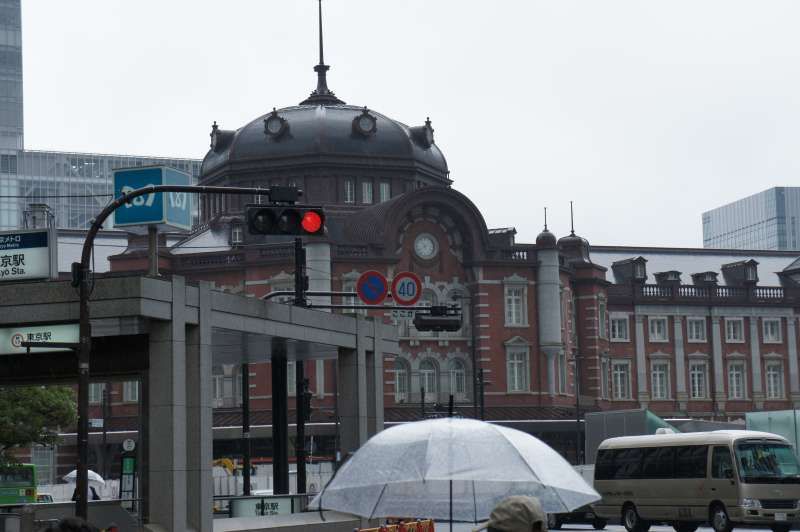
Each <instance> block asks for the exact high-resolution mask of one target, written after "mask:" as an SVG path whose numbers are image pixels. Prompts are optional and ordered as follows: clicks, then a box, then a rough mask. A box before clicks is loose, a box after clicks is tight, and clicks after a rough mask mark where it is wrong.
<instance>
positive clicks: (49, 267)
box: [0, 229, 58, 281]
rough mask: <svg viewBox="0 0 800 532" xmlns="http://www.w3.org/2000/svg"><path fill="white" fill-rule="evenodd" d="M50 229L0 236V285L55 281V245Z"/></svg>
mask: <svg viewBox="0 0 800 532" xmlns="http://www.w3.org/2000/svg"><path fill="white" fill-rule="evenodd" d="M55 240H56V239H55V231H54V230H52V229H25V230H22V231H3V232H0V281H27V280H30V279H51V278H56V277H58V255H57V253H58V245H57V243H56V241H55Z"/></svg>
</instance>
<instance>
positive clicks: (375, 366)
mask: <svg viewBox="0 0 800 532" xmlns="http://www.w3.org/2000/svg"><path fill="white" fill-rule="evenodd" d="M373 324H374V327H375V333H374V339H375V342H374V346H375V347H374V349H373V351H371V352H368V353H367V433H368V437H372V436H374V435H375V434H377V433H378V432H380V431H382V430H383V358H384V356H385V355H384V352H385V347H384V345H383V344H384V342H383V336H384V332H383V331H384V328H388V327H389V326H387V325H384V324H383V322H382V321H380V320H375V321H373Z"/></svg>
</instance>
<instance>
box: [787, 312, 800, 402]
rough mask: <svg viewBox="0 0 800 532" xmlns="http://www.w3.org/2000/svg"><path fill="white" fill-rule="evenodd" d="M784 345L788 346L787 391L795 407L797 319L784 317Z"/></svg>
mask: <svg viewBox="0 0 800 532" xmlns="http://www.w3.org/2000/svg"><path fill="white" fill-rule="evenodd" d="M786 345H787V346H788V347H789V391H790V392H791V398H792V404H793V405H794V407H795V408H797V406H798V403H800V375H799V374H798V369H797V319H796V318H795V317H794V316H789V317H787V318H786Z"/></svg>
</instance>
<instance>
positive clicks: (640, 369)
mask: <svg viewBox="0 0 800 532" xmlns="http://www.w3.org/2000/svg"><path fill="white" fill-rule="evenodd" d="M635 319H636V390H637V392H638V396H639V397H638V400H639V402H640V403H641V404H642V406H645V407H646V406H647V404H648V403H649V402H650V395H649V394H648V393H647V389H648V388H647V358H646V356H645V352H644V316H636V317H635Z"/></svg>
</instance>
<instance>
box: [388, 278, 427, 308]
mask: <svg viewBox="0 0 800 532" xmlns="http://www.w3.org/2000/svg"><path fill="white" fill-rule="evenodd" d="M420 297H422V280H420V278H419V275H417V274H416V273H412V272H400V273H398V274H397V275H395V277H394V280H393V281H392V299H394V301H395V303H398V304H400V305H413V304H414V303H416V302H417V301H419V298H420Z"/></svg>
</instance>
